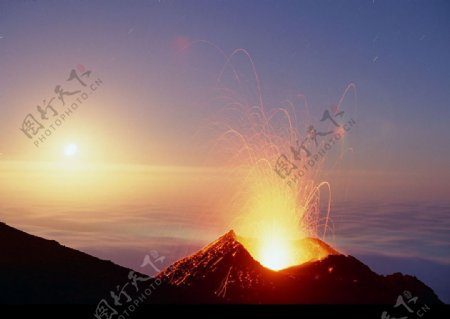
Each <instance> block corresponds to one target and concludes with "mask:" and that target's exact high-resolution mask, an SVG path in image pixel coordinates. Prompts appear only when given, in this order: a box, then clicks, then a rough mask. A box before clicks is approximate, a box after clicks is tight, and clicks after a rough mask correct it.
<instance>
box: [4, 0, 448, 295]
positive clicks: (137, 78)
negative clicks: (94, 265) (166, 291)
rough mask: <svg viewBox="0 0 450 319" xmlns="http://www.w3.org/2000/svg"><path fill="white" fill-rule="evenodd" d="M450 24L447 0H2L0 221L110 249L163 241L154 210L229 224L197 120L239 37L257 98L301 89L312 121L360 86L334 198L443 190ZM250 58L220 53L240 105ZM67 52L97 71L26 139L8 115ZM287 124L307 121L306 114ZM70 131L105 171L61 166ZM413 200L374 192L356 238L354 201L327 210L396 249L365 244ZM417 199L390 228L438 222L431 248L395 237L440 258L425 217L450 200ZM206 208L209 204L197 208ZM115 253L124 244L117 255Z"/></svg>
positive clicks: (207, 119)
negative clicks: (54, 120) (53, 120)
mask: <svg viewBox="0 0 450 319" xmlns="http://www.w3.org/2000/svg"><path fill="white" fill-rule="evenodd" d="M449 31H450V4H449V2H448V1H379V0H368V1H361V0H358V1H261V0H258V1H251V0H245V1H218V0H217V1H213V0H208V1H200V0H195V1H194V0H192V1H164V0H160V1H75V0H74V1H39V0H38V1H26V0H23V1H6V0H5V1H3V0H2V1H0V71H1V76H0V111H1V112H0V211H1V218H0V219H1V220H2V221H6V222H7V223H10V224H12V225H13V226H16V227H19V228H21V229H24V230H27V231H30V232H33V233H35V234H40V235H46V237H50V238H56V239H58V240H60V241H62V242H63V243H65V244H67V245H70V246H72V247H78V248H85V249H84V250H85V251H90V252H93V253H95V254H97V255H98V256H102V257H105V258H108V256H109V257H110V256H111V255H109V254H112V253H111V252H108V253H105V249H107V247H106V248H105V247H101V245H100V244H99V243H103V242H105V243H114V244H116V243H117V245H125V243H128V244H129V246H127V250H129V247H131V246H132V245H135V247H137V246H139V245H140V246H142V247H144V246H147V247H148V246H149V245H150V244H151V243H154V242H157V240H154V239H152V238H153V237H152V238H149V237H148V236H150V235H145V234H146V232H148V228H145V226H148V227H150V226H149V225H151V229H152V231H153V233H152V234H151V235H152V236H154V237H155V238H156V237H157V236H166V237H170V238H172V237H174V236H176V234H178V233H179V232H180V230H181V231H182V232H183V235H184V237H186V238H190V239H192V240H194V239H196V238H197V237H196V236H198V234H199V229H203V231H205V229H208V234H207V235H205V236H204V237H205V238H208V239H213V238H215V237H217V233H218V232H220V231H224V230H227V228H226V227H224V226H223V225H224V223H225V224H227V223H229V222H230V221H229V220H227V219H226V218H225V217H224V216H223V215H221V214H220V213H218V211H220V209H219V206H220V205H219V206H218V205H215V206H214V205H213V206H214V207H213V206H208V205H209V204H208V203H205V202H208V200H209V201H218V200H219V199H217V197H214V196H212V194H215V195H217V196H218V195H221V196H219V197H220V200H225V199H224V198H226V196H231V195H225V194H229V193H227V192H229V190H228V189H224V187H223V184H222V183H221V181H220V179H218V178H217V175H215V174H213V173H211V172H209V173H208V174H205V173H204V172H203V173H199V172H198V171H196V168H195V167H200V168H201V167H204V166H205V163H207V162H208V155H207V154H208V151H209V150H210V149H211V145H212V144H213V143H214V139H215V136H214V135H213V134H211V131H209V130H208V126H210V125H211V123H212V122H214V120H219V121H220V120H221V118H220V116H219V117H218V118H217V117H216V115H217V114H218V112H220V111H221V110H223V107H224V105H223V104H221V103H217V101H216V100H214V99H215V98H216V97H217V96H218V94H219V93H218V91H217V90H216V88H217V87H218V86H220V87H227V88H230V89H234V87H233V83H232V77H230V74H229V73H225V74H224V78H223V81H222V82H220V83H218V82H217V79H218V77H219V75H220V74H221V71H222V69H223V67H224V65H225V63H226V58H227V57H228V56H230V55H231V54H232V52H233V51H234V50H236V49H239V48H242V49H245V50H247V51H248V52H249V53H250V55H251V57H252V61H253V63H254V64H255V67H256V71H257V74H258V76H259V80H260V86H261V92H262V97H263V101H264V105H265V106H266V107H267V108H268V109H271V108H275V107H278V106H280V104H282V103H283V101H285V100H293V99H294V98H295V97H296V96H298V95H304V96H305V97H306V98H307V100H308V105H309V108H310V111H311V118H312V119H314V120H313V121H314V123H315V122H318V119H319V118H320V116H321V114H322V112H323V110H325V109H326V108H329V107H330V106H331V105H333V104H336V103H337V101H338V100H339V98H340V97H341V95H342V94H343V92H344V90H345V89H346V87H347V86H348V85H349V84H350V83H354V84H355V85H356V92H357V98H355V97H354V96H353V95H352V94H349V95H348V99H346V102H345V106H348V105H355V104H356V105H357V107H356V108H354V107H353V108H350V109H349V113H351V115H352V116H353V117H354V118H355V119H356V120H357V127H356V128H355V130H354V131H352V132H351V134H349V136H348V141H347V142H348V145H350V146H351V147H352V148H353V156H352V157H351V161H347V162H346V164H345V165H344V164H343V165H342V166H341V169H342V170H341V171H338V172H333V171H330V174H329V176H328V177H327V178H329V180H330V181H332V182H333V183H332V187H333V191H334V194H336V195H335V197H334V198H336V201H344V200H353V201H355V202H356V201H357V200H371V201H372V202H373V201H376V200H378V199H380V198H389V199H390V200H393V201H419V200H420V201H422V202H428V203H438V202H441V201H443V202H446V203H448V202H449V199H450V197H449V195H450V169H449V168H450V147H449V145H450V123H449V120H450V90H449V84H450V63H449V61H448V58H449V57H450V32H449ZM249 62H250V60H249V59H247V58H246V57H245V56H243V55H238V56H235V57H234V58H233V60H232V64H233V66H234V67H236V68H237V69H238V70H239V74H240V76H241V78H242V79H243V86H245V88H244V89H242V91H241V93H242V94H243V96H244V98H245V99H246V100H247V101H248V103H250V104H252V103H258V100H257V96H256V90H255V83H254V81H253V78H252V77H253V73H252V70H251V67H250V66H251V65H250V63H249ZM79 64H82V65H84V66H86V67H87V68H88V69H90V70H92V72H93V76H95V78H101V79H102V81H103V84H102V86H101V87H99V89H98V91H96V92H95V94H92V96H90V97H89V100H88V101H87V102H86V103H85V104H83V106H82V107H80V108H79V109H78V110H77V111H76V112H75V113H74V115H73V116H71V118H70V120H68V121H67V122H65V123H64V125H63V126H62V127H61V128H58V130H57V131H56V132H54V133H53V134H52V136H50V137H49V138H48V140H47V141H46V142H45V144H44V145H42V146H40V147H39V148H36V147H35V146H34V145H33V143H32V142H30V140H28V139H27V137H26V136H25V135H24V134H23V133H22V132H21V131H20V130H19V128H20V126H21V124H22V121H23V119H24V117H25V116H26V115H27V114H28V113H31V112H34V113H36V105H37V104H39V103H41V102H42V100H43V99H48V98H51V97H52V96H54V94H53V90H54V88H55V85H57V84H64V83H65V80H66V79H67V77H68V75H69V72H70V70H71V69H73V68H75V67H76V66H77V65H79ZM300 113H301V112H300ZM295 124H296V125H298V126H304V125H307V124H313V123H310V122H309V119H305V118H302V117H301V116H300V117H298V123H295ZM68 143H77V144H78V147H79V149H80V154H79V159H80V160H81V161H82V162H83V163H85V164H90V165H97V164H98V163H100V164H101V165H103V166H101V169H98V167H97V166H92V167H89V166H87V167H85V168H83V169H82V170H81V171H76V172H73V171H71V170H70V169H67V165H69V166H70V165H71V162H70V161H69V160H68V159H66V158H64V156H63V155H62V153H63V149H64V146H65V145H67V144H68ZM42 162H56V163H59V164H58V165H61V167H59V169H61V170H62V171H63V174H62V175H61V174H60V173H61V171H56V172H55V171H54V170H53V168H51V167H50V166H49V165H47V164H36V163H42ZM137 164H138V165H139V166H137ZM40 165H41V166H40ZM42 165H43V166H42ZM108 165H109V166H108ZM133 165H134V166H133ZM150 166H151V167H152V168H149V167H150ZM95 167H97V169H96V168H95ZM155 167H156V168H155ZM157 167H160V168H159V169H157ZM163 167H164V168H163ZM167 167H172V168H167ZM175 167H177V168H175ZM125 168H126V169H125ZM93 170H94V171H95V174H93V173H92V172H93ZM186 171H189V173H186ZM112 172H114V173H112ZM193 172H194V173H193ZM335 175H336V176H337V177H334V176H335ZM198 176H202V177H201V178H200V179H199V177H198ZM342 176H344V177H345V178H343V177H342ZM200 184H201V185H200ZM202 185H203V186H202ZM205 190H207V191H208V192H209V193H207V194H208V196H205V193H204V192H205ZM341 190H342V192H340V191H341ZM75 193H76V196H75V195H74V194H75ZM209 195H211V196H209ZM174 198H176V200H174ZM205 198H207V199H205ZM200 201H201V202H202V205H204V206H202V208H199V206H198V203H199V202H200ZM378 204H379V203H378ZM378 204H377V205H378ZM405 205H406V204H405ZM436 205H437V204H436ZM169 206H170V209H169V208H168V207H169ZM413 206H414V205H413ZM413 206H408V205H406V208H404V210H400V209H399V210H398V211H396V210H395V209H391V208H389V209H387V208H386V207H384V208H383V207H378V206H376V205H375V207H378V208H379V211H380V212H384V211H386V212H387V213H386V215H377V217H376V218H375V217H374V219H376V221H372V222H373V224H372V226H373V225H376V227H375V228H373V229H372V230H373V233H371V232H369V231H368V232H367V233H368V234H369V233H370V236H369V235H368V237H367V238H366V239H367V240H365V241H364V240H362V239H361V238H359V239H358V235H357V231H358V229H362V228H361V227H360V225H359V224H358V225H357V227H355V228H352V226H354V225H355V224H354V223H353V224H352V219H353V218H354V217H355V216H358V214H357V213H356V212H357V211H359V210H360V208H361V207H363V206H358V208H352V211H353V212H355V213H354V214H353V213H352V214H350V215H348V216H347V217H346V218H343V219H339V218H338V217H336V218H337V220H336V222H337V224H338V225H339V224H341V225H342V229H346V230H347V231H349V232H351V234H349V237H348V238H351V237H352V236H355V237H356V238H355V242H358V240H359V241H360V242H361V247H363V246H364V245H365V244H367V245H366V246H365V248H367V247H368V245H370V244H371V243H373V245H374V247H375V246H376V247H377V248H379V249H380V250H384V251H385V252H390V253H392V254H397V255H398V254H400V252H399V251H400V250H401V248H402V247H404V246H402V244H399V243H396V244H395V245H396V246H394V245H391V246H389V247H390V249H391V250H390V249H389V248H387V247H385V246H383V245H384V244H386V241H388V239H386V238H388V237H386V238H384V239H385V241H384V242H383V241H382V239H380V243H378V244H379V245H378V246H377V245H376V244H375V243H374V241H376V240H377V235H378V234H379V233H377V231H380V230H381V232H382V231H383V229H384V228H383V227H384V226H383V224H382V222H383V221H385V220H391V222H393V223H394V224H395V225H401V224H402V220H405V219H406V218H407V217H405V218H403V217H399V215H398V214H400V213H399V212H400V211H401V212H405V214H408V211H415V210H414V209H413V208H412V207H413ZM371 207H372V206H371ZM402 207H403V206H402ZM417 207H419V206H416V208H417ZM420 207H423V208H424V209H427V210H429V211H427V212H426V213H427V214H429V215H427V216H428V217H427V218H428V219H426V221H427V223H426V225H425V226H423V227H425V228H426V229H424V230H423V229H421V228H420V227H419V226H418V225H421V223H422V222H423V220H422V219H421V218H420V216H421V215H420V214H422V213H423V212H422V211H415V213H414V216H415V218H417V220H416V219H414V218H413V219H414V223H412V225H409V224H408V227H407V228H404V229H403V233H402V234H403V235H405V236H407V234H408V233H409V234H411V233H414V232H413V231H411V228H410V226H411V227H412V228H413V227H414V225H415V227H417V229H416V230H417V234H418V236H419V237H418V238H422V239H424V240H425V238H429V236H428V235H429V234H431V233H433V232H436V233H437V234H438V235H436V236H437V237H436V238H435V241H434V244H436V246H430V247H431V248H430V247H429V246H427V245H425V244H424V246H423V247H422V246H420V244H418V243H417V242H416V243H415V244H417V245H416V246H409V247H410V248H411V251H409V250H408V249H406V250H405V249H404V251H408V253H407V255H408V256H416V255H417V254H419V253H420V252H421V251H422V252H426V251H427V250H428V251H430V249H434V248H435V249H436V251H435V253H430V255H429V256H428V257H430V258H436V259H439V258H441V259H440V260H445V261H447V262H448V261H449V260H450V256H449V255H448V253H447V254H445V253H441V252H442V251H444V250H445V249H447V248H448V229H449V226H448V225H447V223H443V224H441V225H434V224H433V225H432V226H430V225H431V223H433V222H437V223H438V219H440V218H443V219H445V216H447V219H448V214H449V210H448V209H447V208H448V206H442V207H435V206H432V205H431V206H430V205H428V206H427V205H425V206H420ZM68 208H70V209H68ZM121 209H122V212H121V211H120V210H121ZM200 209H203V210H206V211H208V212H209V213H208V214H207V213H203V212H202V213H201V214H200V215H199V214H198V211H199V210H200ZM167 210H169V213H168V212H167ZM182 210H184V211H183V214H185V215H181V213H180V211H182ZM343 210H344V209H343ZM416 210H418V209H416ZM434 210H435V211H434ZM125 211H127V212H130V214H134V215H133V216H125V214H124V212H125ZM149 211H152V212H156V211H158V212H159V214H160V215H157V216H156V217H155V215H152V217H150V215H151V214H150V213H149ZM349 211H350V209H349ZM362 211H363V212H367V210H362ZM164 212H165V213H164ZM433 213H435V214H436V215H433ZM105 214H108V215H107V216H108V222H105V220H104V219H103V218H104V216H105ZM363 215H364V216H366V213H364V214H363ZM367 215H369V213H367ZM349 216H350V217H349ZM380 216H381V217H380ZM402 216H403V215H402ZM418 216H419V217H418ZM366 217H367V216H366ZM347 218H348V223H347V222H346V224H345V225H344V224H343V221H344V220H345V221H347ZM368 218H369V219H370V217H368ZM377 218H379V219H377ZM198 220H202V223H199V225H194V222H193V221H198ZM88 221H89V223H88ZM155 221H158V222H155ZM147 222H148V223H147ZM117 223H121V224H120V227H119V226H117ZM164 223H166V224H164ZM189 223H191V224H189ZM367 223H368V224H367V225H366V226H368V225H369V221H368V222H367ZM186 224H189V225H190V226H189V227H190V228H189V227H188V228H186V227H185V226H186ZM49 225H52V227H51V228H50V226H49ZM168 225H170V226H168ZM218 225H221V226H218ZM227 225H228V224H227ZM369 226H370V225H369ZM429 226H430V228H427V227H429ZM433 227H438V228H439V227H440V228H439V229H438V228H433ZM44 228H45V230H44ZM400 228H401V227H400ZM186 229H188V230H186ZM349 229H350V230H349ZM436 229H437V230H436ZM396 230H397V228H396V229H391V230H389V231H392V232H395V231H396ZM386 231H387V230H386ZM94 234H95V235H94ZM203 234H205V233H204V232H203ZM341 234H343V235H347V234H346V233H345V232H341ZM446 234H447V235H446ZM114 235H117V236H116V237H114V238H113V236H114ZM366 235H367V234H366ZM403 235H402V236H403ZM98 236H101V239H99V238H100V237H98ZM120 236H122V237H120ZM140 236H141V237H140ZM392 236H393V237H392V238H394V235H392ZM395 236H396V235H395ZM399 236H400V235H399ZM411 236H412V235H411ZM352 238H353V237H352ZM398 238H400V239H401V240H404V241H407V240H409V239H408V238H406V239H405V237H401V236H400V237H398ZM398 238H397V239H398ZM160 243H161V241H160ZM341 243H345V239H344V240H343V241H341ZM403 243H404V242H403ZM95 244H97V245H99V247H96V246H95ZM112 245H113V244H112ZM404 245H407V244H404ZM344 246H345V245H344ZM419 246H420V247H419ZM433 247H434V248H433ZM115 248H117V246H116V247H115ZM358 248H360V247H358ZM414 249H416V250H414ZM361 250H364V249H363V248H361ZM447 250H448V249H447ZM184 252H185V251H184ZM418 252H419V253H418ZM436 252H438V253H436ZM179 255H182V254H181V253H180V254H179ZM179 255H176V256H175V255H174V257H173V258H176V257H179ZM439 256H440V257H439ZM124 259H126V258H125V257H124V254H123V253H122V254H121V255H120V256H119V257H117V256H116V259H115V260H116V261H117V260H124ZM134 263H135V264H137V262H134ZM125 264H126V263H125ZM448 296H450V292H448ZM448 298H450V297H448ZM448 300H450V299H448Z"/></svg>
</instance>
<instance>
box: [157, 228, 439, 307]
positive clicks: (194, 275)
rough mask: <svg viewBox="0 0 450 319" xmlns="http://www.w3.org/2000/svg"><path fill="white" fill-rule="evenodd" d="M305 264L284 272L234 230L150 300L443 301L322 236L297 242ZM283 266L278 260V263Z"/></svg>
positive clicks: (184, 265) (173, 272) (169, 272)
mask: <svg viewBox="0 0 450 319" xmlns="http://www.w3.org/2000/svg"><path fill="white" fill-rule="evenodd" d="M292 247H293V249H294V250H297V249H298V252H299V254H303V260H304V261H305V262H304V263H303V264H300V265H296V266H293V267H289V268H285V269H282V270H279V271H274V270H271V269H268V268H266V267H264V266H263V265H261V264H260V263H259V262H258V261H256V260H255V259H254V258H253V257H252V255H251V254H250V253H249V251H248V250H247V249H246V246H245V245H244V244H242V240H241V239H240V238H239V237H237V236H236V234H235V233H234V231H229V232H228V233H226V234H225V235H224V236H222V237H220V238H219V239H218V240H216V241H215V242H213V243H211V244H209V245H208V246H206V247H204V248H203V249H201V250H200V251H198V252H197V253H195V254H193V255H192V256H189V257H186V258H184V259H182V260H180V261H178V262H176V263H174V264H173V265H171V266H170V267H168V268H167V269H166V270H164V271H162V272H161V273H160V274H158V276H157V277H156V280H161V282H162V284H161V285H160V286H159V288H158V289H157V290H156V291H155V294H154V295H152V298H151V300H150V302H151V303H251V304H260V303H283V304H286V303H301V304H304V303H320V304H333V303H334V304H335V303H346V304H354V303H364V304H382V303H384V304H389V303H392V302H393V300H394V301H395V300H396V298H397V296H398V295H399V294H402V293H403V292H404V291H405V290H409V291H411V293H413V294H414V295H415V296H418V297H419V298H420V300H421V302H423V303H426V304H436V303H441V301H440V300H439V299H438V297H437V296H436V295H435V294H434V292H433V291H432V290H431V289H430V288H428V287H427V286H426V285H425V284H423V283H422V282H421V281H419V280H418V279H417V278H415V277H411V276H408V275H402V274H400V273H396V274H393V275H389V276H386V277H385V276H380V275H377V274H376V273H374V272H373V271H371V270H370V269H369V268H368V267H367V266H366V265H364V264H363V263H361V262H360V261H358V260H357V259H355V258H354V257H351V256H345V255H342V254H340V253H339V252H337V251H336V250H334V249H333V248H332V247H330V246H328V245H327V244H326V243H324V242H323V241H321V240H319V239H314V238H305V239H303V240H301V241H298V242H295V243H292ZM271 265H274V266H275V267H276V268H278V266H279V265H278V264H277V263H276V262H274V263H273V264H271Z"/></svg>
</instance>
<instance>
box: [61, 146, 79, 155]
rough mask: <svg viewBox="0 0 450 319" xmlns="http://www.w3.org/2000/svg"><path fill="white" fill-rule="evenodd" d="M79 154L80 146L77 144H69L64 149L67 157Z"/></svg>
mask: <svg viewBox="0 0 450 319" xmlns="http://www.w3.org/2000/svg"><path fill="white" fill-rule="evenodd" d="M77 154H78V146H77V144H74V143H71V144H67V145H66V146H65V147H64V155H65V156H67V157H74V156H75V155H77Z"/></svg>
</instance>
